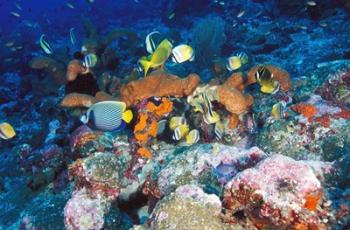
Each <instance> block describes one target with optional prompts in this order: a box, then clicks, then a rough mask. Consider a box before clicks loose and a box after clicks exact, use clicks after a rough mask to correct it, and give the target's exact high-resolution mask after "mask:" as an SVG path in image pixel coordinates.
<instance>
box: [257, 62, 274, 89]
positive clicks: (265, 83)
mask: <svg viewBox="0 0 350 230" xmlns="http://www.w3.org/2000/svg"><path fill="white" fill-rule="evenodd" d="M255 77H256V81H257V82H258V83H259V85H260V91H261V92H263V93H268V94H274V93H277V92H278V90H279V89H280V84H279V83H278V81H276V80H275V79H274V78H273V74H272V73H271V72H270V70H268V69H267V68H265V67H264V66H260V67H259V68H258V70H257V71H256V73H255Z"/></svg>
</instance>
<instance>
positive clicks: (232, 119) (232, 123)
mask: <svg viewBox="0 0 350 230" xmlns="http://www.w3.org/2000/svg"><path fill="white" fill-rule="evenodd" d="M238 124H239V118H238V115H237V114H230V115H229V116H228V128H229V129H234V128H236V127H237V126H238Z"/></svg>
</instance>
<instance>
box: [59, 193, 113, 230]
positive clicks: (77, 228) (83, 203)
mask: <svg viewBox="0 0 350 230" xmlns="http://www.w3.org/2000/svg"><path fill="white" fill-rule="evenodd" d="M108 208H109V207H108V206H107V205H106V203H105V202H103V200H102V199H101V198H100V197H91V196H90V195H89V194H88V192H87V191H86V190H85V189H81V190H78V191H75V192H74V193H73V196H72V198H71V199H70V200H69V201H68V202H67V204H66V206H65V208H64V225H65V227H66V229H68V230H84V229H102V228H103V225H104V214H105V213H106V212H107V211H108Z"/></svg>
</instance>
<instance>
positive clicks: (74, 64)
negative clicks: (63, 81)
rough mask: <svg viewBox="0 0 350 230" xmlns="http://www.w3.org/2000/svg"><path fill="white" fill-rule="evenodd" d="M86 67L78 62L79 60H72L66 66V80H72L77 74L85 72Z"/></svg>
mask: <svg viewBox="0 0 350 230" xmlns="http://www.w3.org/2000/svg"><path fill="white" fill-rule="evenodd" d="M86 72H87V69H86V68H85V67H84V66H83V65H82V64H81V63H80V61H79V60H72V61H70V62H69V64H68V67H67V73H66V78H67V81H74V80H75V79H76V78H77V76H78V74H83V73H86Z"/></svg>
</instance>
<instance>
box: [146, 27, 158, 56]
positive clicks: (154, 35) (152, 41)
mask: <svg viewBox="0 0 350 230" xmlns="http://www.w3.org/2000/svg"><path fill="white" fill-rule="evenodd" d="M160 42H161V34H160V33H159V32H158V31H153V32H151V33H149V34H148V35H147V36H146V39H145V44H146V50H147V52H148V53H149V54H152V53H153V52H154V51H155V50H156V48H157V46H158V45H159V43H160Z"/></svg>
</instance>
